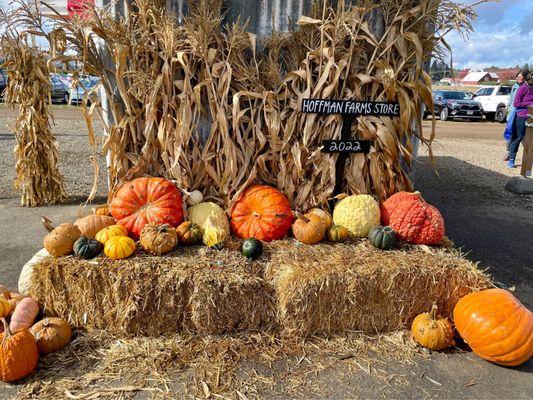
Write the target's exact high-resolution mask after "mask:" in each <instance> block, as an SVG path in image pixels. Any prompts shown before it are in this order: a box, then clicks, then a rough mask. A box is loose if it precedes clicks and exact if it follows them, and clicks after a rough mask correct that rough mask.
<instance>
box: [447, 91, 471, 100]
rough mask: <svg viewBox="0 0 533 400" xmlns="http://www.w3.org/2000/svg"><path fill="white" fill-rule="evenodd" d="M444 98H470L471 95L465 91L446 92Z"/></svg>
mask: <svg viewBox="0 0 533 400" xmlns="http://www.w3.org/2000/svg"><path fill="white" fill-rule="evenodd" d="M442 98H443V99H444V100H468V99H469V98H470V97H469V96H468V93H465V92H444V93H443V94H442Z"/></svg>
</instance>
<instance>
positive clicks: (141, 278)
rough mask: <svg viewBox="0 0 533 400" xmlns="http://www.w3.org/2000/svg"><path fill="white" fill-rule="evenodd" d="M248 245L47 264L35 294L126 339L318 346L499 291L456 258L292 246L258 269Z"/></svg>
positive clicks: (447, 253)
mask: <svg viewBox="0 0 533 400" xmlns="http://www.w3.org/2000/svg"><path fill="white" fill-rule="evenodd" d="M238 245H239V243H238V242H236V241H232V242H230V243H229V244H228V247H227V248H226V249H225V250H223V251H214V250H209V249H207V248H205V247H192V248H186V249H179V250H178V251H177V252H175V253H173V254H171V255H170V256H165V257H151V256H144V255H140V256H136V257H134V258H131V259H128V260H122V261H111V260H106V259H97V260H95V261H82V260H78V259H76V258H74V257H63V258H58V259H54V258H47V259H45V260H44V261H42V262H41V263H40V264H38V265H37V266H35V269H34V272H33V275H32V279H31V285H30V286H31V287H30V293H31V295H32V296H33V297H34V298H36V299H37V300H38V301H39V302H40V303H41V304H42V305H43V306H44V308H45V313H46V314H47V315H57V316H61V317H64V318H68V319H69V320H70V321H71V322H72V324H73V325H74V326H77V327H80V326H85V327H92V328H98V329H104V330H107V331H109V332H110V333H113V334H114V335H117V336H122V337H124V336H126V337H127V336H158V335H162V334H169V333H176V332H195V333H199V334H221V333H232V332H242V331H255V330H269V331H277V330H283V331H285V332H286V333H290V334H294V335H303V336H308V335H313V334H320V333H326V334H328V333H340V332H343V331H346V330H362V331H366V332H386V331H391V330H395V329H399V328H405V327H408V326H409V324H410V323H411V321H412V319H413V318H414V317H415V315H417V314H418V313H420V312H423V311H426V310H428V309H429V308H430V306H431V304H432V302H433V301H436V302H437V303H438V305H439V307H440V310H441V312H442V314H443V315H446V316H449V315H450V314H451V311H452V309H453V307H454V305H455V303H456V302H457V300H458V299H459V298H460V297H462V296H463V295H465V294H466V293H469V292H470V291H472V290H478V289H481V288H485V287H487V286H488V285H489V280H488V278H487V277H486V276H485V275H484V274H483V273H482V272H480V271H479V270H478V269H477V268H476V266H475V265H474V264H472V263H470V262H469V261H467V260H465V259H463V258H462V257H461V256H460V255H459V254H458V253H456V252H455V251H453V250H444V249H438V250H430V249H426V251H424V250H421V249H409V250H404V251H400V250H398V251H390V252H384V251H380V250H377V249H374V248H372V247H371V246H370V245H369V244H368V243H367V242H366V241H363V242H360V243H358V244H357V243H350V244H344V245H330V244H325V243H324V244H319V245H314V246H306V245H299V244H298V243H297V242H295V241H293V240H284V241H278V242H275V243H272V244H266V245H265V251H264V254H263V256H262V257H261V258H260V259H259V260H257V261H254V262H250V261H248V260H246V259H245V258H244V257H243V256H241V255H240V253H239V252H238Z"/></svg>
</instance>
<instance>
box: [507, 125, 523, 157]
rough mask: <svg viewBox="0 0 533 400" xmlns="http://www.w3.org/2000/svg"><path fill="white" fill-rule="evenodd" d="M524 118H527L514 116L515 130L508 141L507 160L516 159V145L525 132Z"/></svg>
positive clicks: (517, 145) (518, 145) (518, 144)
mask: <svg viewBox="0 0 533 400" xmlns="http://www.w3.org/2000/svg"><path fill="white" fill-rule="evenodd" d="M526 120H527V118H523V117H518V116H517V117H516V120H515V127H516V130H515V131H514V132H513V137H512V138H511V141H510V142H509V160H510V161H514V160H515V159H516V153H518V147H520V143H521V142H522V139H523V138H524V135H525V134H526Z"/></svg>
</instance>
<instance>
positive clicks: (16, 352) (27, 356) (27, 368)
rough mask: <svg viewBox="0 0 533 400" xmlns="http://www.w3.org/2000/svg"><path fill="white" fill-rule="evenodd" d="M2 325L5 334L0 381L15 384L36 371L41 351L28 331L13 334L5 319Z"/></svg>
mask: <svg viewBox="0 0 533 400" xmlns="http://www.w3.org/2000/svg"><path fill="white" fill-rule="evenodd" d="M2 323H3V324H4V330H5V332H4V333H2V334H0V380H2V381H4V382H15V381H18V380H20V379H22V378H25V377H27V376H28V375H30V374H31V373H32V372H33V371H35V368H37V362H38V361H39V351H38V350H37V344H36V343H35V339H34V338H33V335H32V334H31V333H30V332H29V331H28V330H27V329H22V330H19V331H18V332H15V333H13V332H12V330H11V329H10V328H9V325H8V323H7V321H6V319H5V318H2Z"/></svg>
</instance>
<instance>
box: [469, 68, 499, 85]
mask: <svg viewBox="0 0 533 400" xmlns="http://www.w3.org/2000/svg"><path fill="white" fill-rule="evenodd" d="M499 80H500V77H499V76H498V74H497V73H495V72H486V71H481V72H469V73H468V75H466V76H465V77H464V78H463V80H462V81H461V83H462V84H463V85H481V84H483V83H487V82H499Z"/></svg>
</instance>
